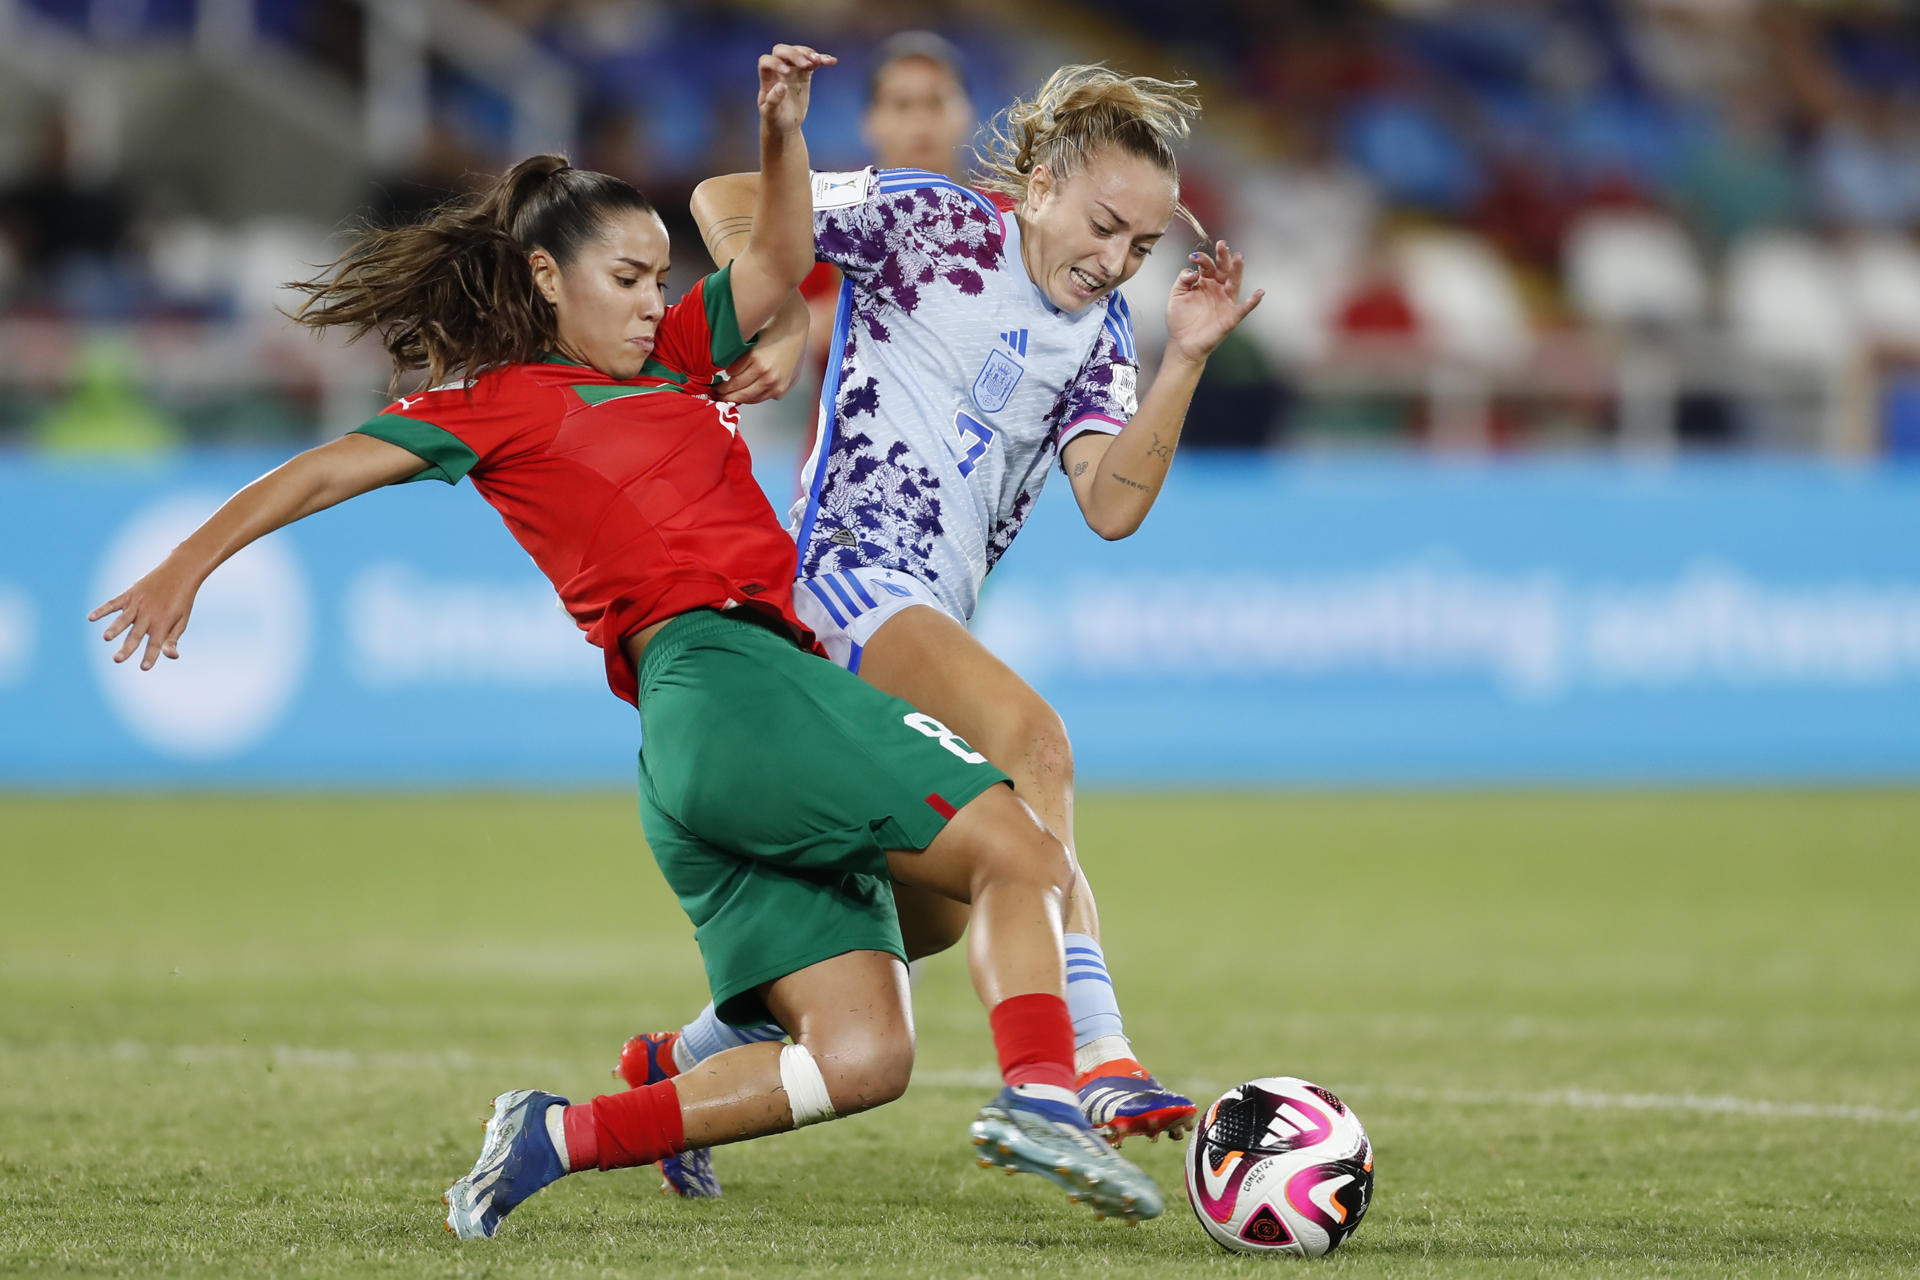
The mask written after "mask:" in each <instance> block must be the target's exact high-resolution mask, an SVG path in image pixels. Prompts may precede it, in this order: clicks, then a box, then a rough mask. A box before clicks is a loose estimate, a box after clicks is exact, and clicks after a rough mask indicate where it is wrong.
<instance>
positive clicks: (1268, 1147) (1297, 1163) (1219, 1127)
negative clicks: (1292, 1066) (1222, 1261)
mask: <svg viewBox="0 0 1920 1280" xmlns="http://www.w3.org/2000/svg"><path fill="white" fill-rule="evenodd" d="M1372 1199H1373V1144H1372V1143H1371V1142H1369V1141H1368V1140H1367V1131H1366V1129H1365V1128H1363V1127H1362V1126H1361V1124H1360V1118H1359V1117H1358V1116H1356V1115H1354V1114H1353V1111H1352V1110H1351V1109H1350V1108H1349V1107H1348V1106H1347V1104H1346V1103H1344V1102H1342V1101H1340V1099H1338V1098H1336V1097H1334V1096H1333V1094H1332V1093H1331V1092H1329V1091H1328V1090H1326V1089H1322V1088H1321V1087H1320V1086H1319V1085H1317V1084H1309V1083H1308V1082H1307V1081H1305V1080H1299V1079H1296V1078H1294V1077H1293V1076H1268V1077H1266V1078H1265V1079H1262V1080H1251V1081H1248V1082H1247V1083H1246V1084H1243V1085H1240V1086H1239V1087H1238V1088H1234V1089H1229V1090H1227V1091H1226V1092H1225V1093H1224V1094H1222V1095H1221V1096H1220V1100H1219V1101H1218V1102H1215V1103H1214V1104H1213V1105H1212V1106H1211V1107H1208V1108H1207V1112H1206V1115H1205V1116H1204V1117H1203V1118H1202V1119H1201V1121H1200V1123H1199V1124H1198V1125H1197V1126H1196V1127H1195V1128H1194V1131H1193V1139H1192V1141H1190V1142H1189V1143H1188V1144H1187V1202H1188V1203H1189V1204H1191V1205H1192V1206H1193V1214H1194V1216H1195V1217H1196V1218H1198V1219H1200V1225H1201V1227H1203V1228H1205V1230H1206V1233H1207V1234H1208V1235H1210V1236H1212V1237H1213V1238H1214V1240H1215V1241H1217V1242H1218V1243H1219V1244H1220V1245H1221V1246H1222V1247H1223V1248H1226V1249H1230V1250H1232V1251H1233V1252H1235V1253H1286V1254H1293V1255H1295V1256H1297V1257H1303V1258H1317V1257H1319V1256H1321V1255H1322V1254H1325V1253H1331V1252H1332V1251H1333V1250H1334V1249H1336V1248H1338V1247H1339V1245H1340V1242H1341V1241H1342V1240H1345V1239H1346V1238H1347V1237H1348V1236H1350V1235H1352V1234H1353V1231H1354V1228H1355V1227H1358V1226H1359V1225H1360V1219H1361V1218H1362V1217H1364V1216H1365V1215H1366V1212H1367V1205H1368V1203H1369V1202H1371V1201H1372Z"/></svg>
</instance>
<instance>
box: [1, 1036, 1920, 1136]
mask: <svg viewBox="0 0 1920 1280" xmlns="http://www.w3.org/2000/svg"><path fill="white" fill-rule="evenodd" d="M0 1054H20V1055H22V1056H25V1057H42V1058H46V1057H62V1058H65V1057H74V1058H83V1059H88V1060H92V1061H99V1060H101V1059H107V1060H110V1061H119V1062H142V1061H150V1060H154V1059H159V1060H161V1061H165V1062H173V1063H178V1064H179V1065H181V1066H193V1065H195V1064H199V1063H207V1064H213V1063H223V1064H225V1063H237V1064H255V1063H257V1064H259V1065H261V1066H266V1065H269V1064H270V1065H272V1066H273V1067H274V1068H276V1069H280V1068H285V1069H289V1070H295V1069H302V1068H304V1069H309V1070H319V1071H334V1072H346V1071H364V1070H372V1071H459V1072H466V1071H478V1070H483V1069H484V1070H487V1071H494V1072H499V1071H513V1072H526V1073H528V1074H540V1075H546V1076H550V1077H554V1078H556V1079H560V1078H573V1077H577V1075H578V1073H579V1071H580V1063H579V1062H578V1061H577V1060H574V1059H566V1058H554V1057H532V1056H525V1055H507V1054H501V1055H495V1054H475V1053H470V1052H468V1051H466V1050H463V1049H424V1050H409V1049H392V1050H388V1049H331V1048H326V1047H322V1046H316V1045H290V1044H274V1045H258V1046H255V1045H250V1044H245V1043H241V1044H223V1045H155V1044H148V1043H146V1042H145V1041H140V1040H117V1041H114V1042H112V1043H111V1044H82V1043H78V1042H75V1041H54V1042H50V1043H46V1044H37V1045H22V1044H9V1043H4V1042H0ZM913 1082H914V1083H915V1084H917V1085H920V1086H921V1087H922V1088H934V1089H997V1088H998V1087H999V1086H1000V1077H999V1075H998V1074H996V1073H995V1072H993V1071H991V1070H988V1069H985V1068H976V1069H972V1070H964V1069H958V1070H956V1069H951V1068H935V1069H931V1070H924V1071H916V1072H914V1073H913ZM1181 1084H1182V1085H1184V1086H1185V1087H1186V1088H1187V1089H1189V1090H1192V1091H1193V1092H1195V1093H1196V1094H1199V1095H1201V1096H1206V1097H1211V1096H1213V1095H1215V1094H1218V1093H1220V1092H1222V1091H1223V1090H1225V1089H1226V1088H1227V1087H1228V1086H1227V1084H1225V1083H1224V1082H1221V1081H1213V1080H1183V1081H1181ZM1340 1092H1341V1093H1343V1094H1347V1095H1349V1096H1351V1097H1353V1098H1355V1099H1364V1098H1381V1099H1389V1100H1393V1101H1406V1102H1433V1103H1443V1104H1447V1105H1452V1106H1524V1107H1568V1108H1573V1109H1576V1110H1588V1111H1691V1112H1697V1113H1700V1114H1705V1115H1734V1116H1761V1117H1766V1118H1769V1119H1794V1120H1853V1121H1858V1122H1860V1123H1863V1124H1920V1108H1915V1109H1910V1110H1900V1109H1896V1108H1890V1107H1872V1106H1856V1105H1851V1104H1847V1103H1832V1102H1775V1101H1772V1100H1770V1099H1766V1098H1740V1097H1734V1096H1732V1095H1729V1094H1699V1093H1606V1092H1602V1091H1600V1090H1596V1089H1581V1088H1566V1089H1542V1090H1515V1089H1435V1088H1430V1087H1427V1086H1424V1085H1402V1084H1352V1085H1346V1086H1344V1087H1342V1088H1341V1090H1340Z"/></svg>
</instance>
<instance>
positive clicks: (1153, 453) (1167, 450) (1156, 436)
mask: <svg viewBox="0 0 1920 1280" xmlns="http://www.w3.org/2000/svg"><path fill="white" fill-rule="evenodd" d="M1147 454H1148V456H1150V457H1155V458H1164V459H1166V460H1167V461H1169V462H1171V461H1173V446H1172V445H1170V444H1161V443H1160V433H1159V432H1158V431H1156V432H1154V433H1153V444H1152V445H1151V446H1150V447H1149V448H1148V449H1147Z"/></svg>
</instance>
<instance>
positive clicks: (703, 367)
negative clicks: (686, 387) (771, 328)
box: [640, 263, 753, 393]
mask: <svg viewBox="0 0 1920 1280" xmlns="http://www.w3.org/2000/svg"><path fill="white" fill-rule="evenodd" d="M751 350H753V340H752V339H751V338H745V337H742V336H741V334H740V318H739V316H738V315H737V314H735V312H734V309H733V264H732V263H728V264H727V265H726V266H724V267H722V268H720V269H719V270H718V271H716V272H714V273H713V274H712V275H710V276H707V277H705V278H704V279H702V280H701V281H700V283H698V284H696V285H694V286H693V288H691V289H689V290H687V293H686V296H685V297H683V298H681V299H680V300H679V301H678V302H676V303H674V304H673V305H672V306H670V307H668V308H667V314H666V315H664V316H662V317H661V318H660V329H659V333H658V337H657V345H656V346H655V347H654V349H653V359H651V360H649V361H648V362H647V367H646V368H643V369H642V370H641V371H640V372H641V373H642V374H643V375H645V376H646V377H650V378H660V377H665V378H669V380H671V381H675V382H680V383H682V384H685V383H687V382H692V383H693V384H695V389H696V390H698V391H701V392H703V393H704V392H705V391H706V389H707V386H708V384H709V383H710V382H711V381H712V379H713V375H714V374H715V373H716V372H717V371H719V370H721V369H724V368H726V367H727V366H728V365H730V364H732V363H733V362H734V361H735V360H738V359H739V358H740V357H741V356H743V355H745V354H746V353H747V352H749V351H751ZM668 370H671V371H673V374H678V375H679V376H678V377H674V376H673V374H670V373H668V372H667V371H668Z"/></svg>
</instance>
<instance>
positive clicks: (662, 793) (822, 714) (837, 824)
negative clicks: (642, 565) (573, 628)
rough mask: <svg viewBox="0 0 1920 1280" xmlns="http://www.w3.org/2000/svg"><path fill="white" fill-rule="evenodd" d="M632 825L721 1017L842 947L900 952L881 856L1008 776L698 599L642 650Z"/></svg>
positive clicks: (748, 1010) (933, 723) (761, 1012)
mask: <svg viewBox="0 0 1920 1280" xmlns="http://www.w3.org/2000/svg"><path fill="white" fill-rule="evenodd" d="M639 683H640V731H641V748H640V822H641V826H642V827H643V829H644V830H645V831H646V836H647V844H648V845H649V846H651V847H652V849H653V857H654V861H656V862H658V863H659V864H660V872H661V874H662V875H664V876H665V877H666V878H667V883H668V884H669V885H671V886H672V888H673V891H674V893H675V894H676V895H677V896H678V897H679V899H680V906H681V907H682V909H684V910H685V911H686V913H687V916H688V918H689V919H691V920H692V921H693V924H694V935H693V936H694V937H695V939H697V940H698V941H699V943H700V955H701V958H702V960H704V961H705V963H706V967H707V983H708V986H709V987H710V988H711V989H712V991H713V1003H714V1005H715V1007H716V1008H717V1009H718V1010H719V1013H720V1017H721V1018H722V1019H723V1020H724V1021H727V1022H730V1023H733V1024H735V1025H737V1026H745V1025H749V1024H752V1023H755V1022H764V1021H766V1020H767V1019H768V1017H769V1015H768V1013H767V1010H766V1006H765V1005H764V1004H763V1003H762V1002H761V999H760V996H759V991H758V988H759V987H760V986H761V985H762V984H764V983H767V982H771V981H773V980H774V979H775V978H780V977H784V976H785V975H787V974H789V973H794V972H797V971H798V970H801V969H804V968H806V967H807V966H808V965H811V964H817V963H819V962H820V961H822V960H827V959H830V958H832V957H834V956H837V955H844V954H845V953H847V952H849V951H887V952H891V953H892V954H894V955H896V956H899V957H900V958H901V959H903V960H904V959H905V958H906V951H905V948H904V947H903V946H902V945H901V941H900V922H899V919H898V917H897V916H896V914H895V912H894V906H893V884H892V881H891V879H890V878H889V877H888V874H887V859H886V855H887V851H888V850H890V849H924V848H926V847H927V846H928V845H929V844H931V843H932V842H933V838H934V837H935V836H937V835H939V834H940V831H941V829H942V828H943V827H945V826H946V823H947V819H948V818H950V817H952V816H953V813H954V812H955V811H956V810H958V809H960V808H961V807H962V806H964V805H965V804H966V803H967V802H968V801H970V800H972V799H973V798H974V797H975V796H977V795H979V794H980V793H981V792H983V791H985V790H986V789H987V788H988V787H991V786H993V785H994V784H995V783H1000V782H1005V781H1006V780H1007V776H1006V775H1005V774H1004V773H1002V772H1000V770H998V769H996V768H994V767H993V766H992V765H991V764H988V763H987V761H986V758H985V757H984V756H981V755H979V754H978V753H976V752H974V751H973V750H972V748H970V747H968V746H967V744H966V743H965V742H963V741H961V740H960V739H959V738H957V737H955V736H954V735H953V734H952V733H950V732H949V731H948V730H947V729H946V727H945V726H943V725H941V724H940V723H939V722H938V721H937V720H934V719H933V718H932V717H930V716H926V715H923V714H922V713H920V712H918V711H915V710H914V709H913V707H912V706H911V705H910V704H909V703H906V702H903V701H901V700H900V699H899V698H890V697H888V696H887V695H886V694H884V693H881V692H880V691H879V690H878V689H875V688H874V687H873V686H871V685H869V684H867V683H866V682H865V681H863V680H861V679H860V678H859V677H858V676H854V675H850V674H848V673H847V672H846V671H845V670H843V669H842V668H840V667H837V666H835V665H834V664H833V663H831V662H828V661H826V660H825V659H824V658H819V657H815V656H814V655H812V654H809V653H806V652H804V651H802V650H801V649H799V648H798V647H797V646H795V644H794V643H793V641H792V640H791V639H789V638H787V637H786V636H785V635H784V634H783V633H781V632H778V631H775V630H773V629H772V628H771V627H770V626H768V625H763V624H761V623H759V622H755V621H751V620H749V618H748V617H745V616H739V615H735V614H731V613H717V612H713V611H711V610H699V611H696V612H693V613H687V614H682V615H681V616H680V617H678V618H675V619H674V620H673V621H672V622H670V623H668V624H667V626H666V627H664V628H662V629H661V631H660V632H659V634H657V635H655V636H654V638H653V639H652V640H651V641H650V642H649V643H648V645H647V648H646V652H645V653H643V654H641V656H640V671H639Z"/></svg>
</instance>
